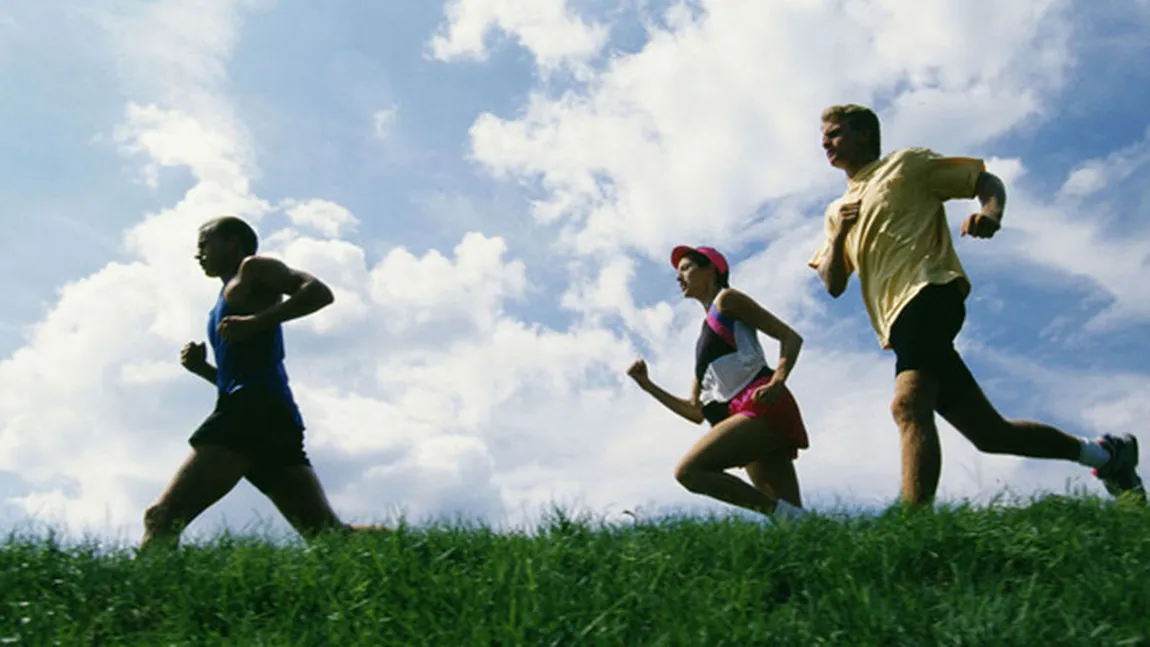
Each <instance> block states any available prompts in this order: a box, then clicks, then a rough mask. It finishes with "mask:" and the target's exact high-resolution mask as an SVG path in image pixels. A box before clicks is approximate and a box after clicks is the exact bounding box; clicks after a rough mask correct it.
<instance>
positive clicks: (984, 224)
mask: <svg viewBox="0 0 1150 647" xmlns="http://www.w3.org/2000/svg"><path fill="white" fill-rule="evenodd" d="M974 195H975V197H977V198H978V201H979V203H981V204H982V210H981V211H979V212H978V213H975V214H971V216H970V217H969V218H967V219H966V221H965V222H963V223H962V228H961V230H960V235H962V236H966V235H968V234H969V235H970V236H973V237H974V238H991V237H993V236H994V233H995V232H996V231H998V230H999V228H1001V227H1002V214H1003V212H1004V211H1005V209H1006V185H1005V184H1003V183H1002V180H1000V179H999V178H998V176H996V175H994V174H993V173H987V172H986V171H983V172H982V173H979V174H978V179H977V180H975V183H974Z"/></svg>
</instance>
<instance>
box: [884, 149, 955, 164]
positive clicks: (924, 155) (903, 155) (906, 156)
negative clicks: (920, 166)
mask: <svg viewBox="0 0 1150 647" xmlns="http://www.w3.org/2000/svg"><path fill="white" fill-rule="evenodd" d="M939 157H942V155H939V154H938V153H937V152H936V151H934V150H932V149H930V148H926V147H924V146H907V147H905V148H900V149H898V150H895V151H893V152H892V153H891V154H890V155H887V162H888V163H890V162H897V163H900V164H906V163H908V162H910V163H915V162H921V161H924V160H928V159H937V158H939Z"/></svg>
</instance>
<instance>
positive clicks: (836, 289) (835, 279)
mask: <svg viewBox="0 0 1150 647" xmlns="http://www.w3.org/2000/svg"><path fill="white" fill-rule="evenodd" d="M845 247H846V236H836V237H835V239H834V241H833V243H832V244H831V251H830V253H828V254H827V255H826V256H825V257H823V261H822V263H819V267H818V272H819V278H821V279H822V280H823V286H825V287H826V289H827V292H828V293H829V294H830V295H831V296H832V297H834V298H836V299H837V298H839V297H840V296H842V293H843V292H846V289H847V281H848V280H849V279H850V272H848V271H847V263H846V252H845V249H844V248H845Z"/></svg>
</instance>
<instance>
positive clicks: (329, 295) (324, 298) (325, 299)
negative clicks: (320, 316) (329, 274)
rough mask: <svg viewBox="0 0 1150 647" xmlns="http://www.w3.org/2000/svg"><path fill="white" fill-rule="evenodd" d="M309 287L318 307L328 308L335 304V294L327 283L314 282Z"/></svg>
mask: <svg viewBox="0 0 1150 647" xmlns="http://www.w3.org/2000/svg"><path fill="white" fill-rule="evenodd" d="M308 287H309V288H310V289H309V290H308V291H309V292H311V294H312V299H314V301H315V304H316V306H317V307H319V308H326V307H327V306H329V305H331V304H332V303H335V293H334V292H332V291H331V288H329V287H328V286H327V285H326V284H325V283H322V282H320V281H315V280H313V281H312V282H311V285H309V286H308Z"/></svg>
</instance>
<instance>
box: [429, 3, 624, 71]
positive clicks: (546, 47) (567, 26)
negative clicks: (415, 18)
mask: <svg viewBox="0 0 1150 647" xmlns="http://www.w3.org/2000/svg"><path fill="white" fill-rule="evenodd" d="M445 12H446V14H447V24H446V25H445V26H443V27H441V28H440V30H439V32H438V33H437V34H436V35H435V36H434V37H433V38H432V39H431V51H432V54H433V55H434V56H435V58H437V59H439V60H443V61H448V60H452V59H456V58H471V59H477V60H484V59H486V58H487V54H488V49H487V39H488V35H489V33H490V32H492V31H494V30H500V31H502V32H505V33H506V34H508V35H510V36H513V37H515V38H516V39H517V40H518V41H519V42H520V43H521V44H522V45H523V47H525V48H526V49H528V50H529V51H530V52H531V54H532V55H533V56H534V57H535V61H536V63H537V64H538V65H539V67H540V68H542V69H543V70H544V71H550V70H553V69H555V68H557V67H559V66H562V65H572V66H574V67H576V68H578V67H579V64H580V63H582V62H584V61H586V60H587V59H589V58H590V57H592V56H594V55H596V54H597V53H598V52H599V51H600V50H601V49H602V48H603V46H604V45H605V44H606V43H607V36H608V30H607V28H606V27H604V26H602V25H598V24H595V23H591V24H588V23H586V22H584V21H583V19H581V18H580V17H579V16H577V15H575V14H574V12H573V11H572V10H571V9H570V7H568V4H567V2H566V0H453V1H452V2H450V3H449V4H448V5H447V7H446V9H445Z"/></svg>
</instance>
